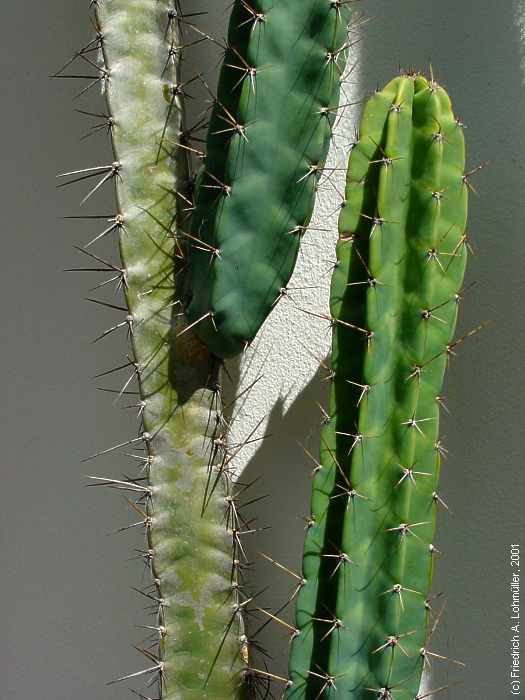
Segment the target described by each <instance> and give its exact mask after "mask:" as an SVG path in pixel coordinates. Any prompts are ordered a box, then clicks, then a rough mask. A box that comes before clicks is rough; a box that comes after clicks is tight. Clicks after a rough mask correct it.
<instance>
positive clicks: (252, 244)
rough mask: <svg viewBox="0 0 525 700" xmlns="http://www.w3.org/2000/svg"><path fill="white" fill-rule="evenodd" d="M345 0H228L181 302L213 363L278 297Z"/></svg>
mask: <svg viewBox="0 0 525 700" xmlns="http://www.w3.org/2000/svg"><path fill="white" fill-rule="evenodd" d="M349 18H350V8H349V3H348V2H346V1H345V2H340V1H334V0H287V1H286V2H275V1H274V0H235V2H234V3H233V12H232V16H231V20H230V28H229V34H228V43H227V47H226V55H225V59H224V64H223V68H222V71H221V75H220V80H219V87H218V95H217V100H216V103H215V106H214V109H213V112H212V115H211V120H210V127H209V132H208V141H207V152H206V158H205V164H204V167H203V169H202V171H201V173H200V176H199V180H198V190H197V198H196V208H195V212H194V215H193V217H192V223H191V235H192V237H193V238H194V239H199V241H200V243H196V244H194V245H193V246H191V247H190V253H189V275H188V281H189V284H188V288H187V290H186V294H185V299H184V304H185V309H186V313H187V316H188V319H189V321H190V323H192V324H194V326H195V332H196V334H197V335H198V336H199V337H200V338H201V339H202V340H203V341H204V342H205V343H206V345H207V346H208V347H209V348H210V350H211V351H212V352H213V353H214V354H215V355H217V356H219V357H232V356H234V355H236V354H238V353H240V352H242V351H243V350H244V349H245V347H246V345H247V344H248V343H250V342H251V341H252V340H253V338H254V337H255V335H256V333H257V331H258V329H259V328H260V326H261V324H262V323H263V321H264V319H265V318H266V317H267V315H268V314H269V313H270V311H271V310H272V308H273V306H274V305H275V304H276V303H277V302H278V301H279V299H280V298H281V297H282V295H283V293H284V292H285V291H286V285H287V284H288V281H289V279H290V276H291V274H292V270H293V267H294V265H295V261H296V258H297V254H298V250H299V244H300V241H301V238H302V235H303V234H304V232H305V231H306V229H307V227H308V224H309V221H310V217H311V214H312V209H313V204H314V196H315V193H316V190H317V185H318V182H319V178H320V176H321V175H322V171H323V166H324V162H325V159H326V155H327V152H328V147H329V144H330V139H331V135H332V125H333V122H334V119H335V117H336V113H337V109H338V105H339V91H340V86H341V79H342V77H343V72H344V67H345V63H346V56H347V49H348V38H347V26H348V21H349Z"/></svg>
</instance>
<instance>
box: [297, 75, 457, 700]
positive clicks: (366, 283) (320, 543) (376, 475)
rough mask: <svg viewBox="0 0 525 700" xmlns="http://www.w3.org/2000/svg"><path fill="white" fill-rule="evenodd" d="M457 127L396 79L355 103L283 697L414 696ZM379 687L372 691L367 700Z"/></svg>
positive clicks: (425, 626)
mask: <svg viewBox="0 0 525 700" xmlns="http://www.w3.org/2000/svg"><path fill="white" fill-rule="evenodd" d="M464 167H465V156H464V139H463V132H462V128H461V123H460V122H459V121H457V120H456V119H455V118H454V115H453V113H452V108H451V105H450V101H449V98H448V96H447V94H446V93H445V91H444V90H443V89H442V88H441V87H440V86H438V85H437V84H436V83H435V82H434V81H433V80H431V81H427V80H426V79H424V78H423V77H421V76H419V75H416V76H407V75H404V76H402V77H399V78H397V79H395V80H393V81H392V82H390V83H389V84H388V85H387V86H386V87H385V88H384V89H383V90H382V91H380V92H377V93H376V94H375V95H374V96H373V97H372V98H371V99H370V101H369V102H368V104H367V105H366V108H365V110H364V115H363V118H362V122H361V127H360V132H359V135H358V138H357V140H356V143H355V144H354V148H353V151H352V154H351V157H350V163H349V169H348V179H347V187H346V195H345V196H346V202H345V206H344V209H343V211H342V213H341V216H340V239H339V242H338V246H337V264H336V267H335V271H334V275H333V281H332V291H331V314H332V325H333V347H332V390H331V398H330V406H329V418H328V419H327V423H326V425H325V427H324V429H323V432H322V441H321V454H320V461H319V468H318V469H316V473H315V477H314V483H313V497H312V518H311V524H310V527H309V529H308V532H307V536H306V544H305V550H304V564H303V567H304V578H305V579H306V583H305V584H304V585H303V587H302V589H301V592H300V594H299V597H298V603H297V628H298V634H297V635H296V637H295V639H294V642H293V649H292V656H291V665H290V681H291V685H290V687H289V688H288V691H287V693H288V698H290V699H291V698H294V700H295V699H299V698H303V697H307V698H311V699H312V700H313V698H318V697H319V696H320V694H324V695H325V696H328V695H330V696H335V695H340V696H341V697H344V698H352V700H368V699H370V698H372V697H377V698H383V699H386V700H392V699H393V698H398V697H399V698H401V697H403V698H405V697H406V698H407V700H408V699H409V698H410V699H412V698H416V697H418V692H419V686H420V679H421V673H422V670H423V668H424V667H425V664H426V663H428V661H429V660H430V657H431V652H430V651H429V650H428V648H427V644H428V641H429V640H428V634H429V616H430V603H429V600H428V598H429V590H430V583H431V577H432V567H433V559H434V556H435V554H436V548H435V547H434V545H433V538H434V529H435V519H436V511H437V509H438V508H439V507H440V506H443V507H444V501H443V500H442V499H441V498H440V496H439V495H438V493H437V482H438V476H439V469H440V456H441V453H442V447H441V443H440V441H439V410H440V402H441V401H442V398H441V389H442V383H443V375H444V371H445V367H446V364H447V360H448V357H449V355H450V354H451V353H452V352H453V350H454V346H455V343H454V342H453V341H452V337H453V333H454V329H455V325H456V318H457V312H458V305H459V302H460V300H461V284H462V279H463V275H464V270H465V263H466V257H467V238H466V234H465V226H466V216H467V194H468V179H467V176H465V169H464ZM374 693H375V695H374Z"/></svg>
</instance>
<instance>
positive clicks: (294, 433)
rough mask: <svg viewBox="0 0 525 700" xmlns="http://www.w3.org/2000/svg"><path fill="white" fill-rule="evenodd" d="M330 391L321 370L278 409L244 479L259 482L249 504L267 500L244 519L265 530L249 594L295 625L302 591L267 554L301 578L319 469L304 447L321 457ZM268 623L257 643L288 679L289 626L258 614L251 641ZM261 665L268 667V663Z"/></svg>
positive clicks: (251, 544) (253, 557)
mask: <svg viewBox="0 0 525 700" xmlns="http://www.w3.org/2000/svg"><path fill="white" fill-rule="evenodd" d="M327 389H328V387H327V384H326V383H324V382H322V380H321V376H320V370H318V372H317V373H316V375H315V376H314V377H313V378H312V379H311V381H310V382H309V383H308V384H307V385H306V386H305V388H304V389H303V390H302V391H301V393H300V394H299V395H298V396H297V398H296V399H295V400H294V402H293V404H292V405H291V406H290V408H289V409H288V410H287V411H286V412H284V399H282V398H281V399H280V400H279V401H277V402H276V403H275V404H274V406H273V409H272V411H271V414H270V416H269V420H268V426H267V429H266V435H267V437H266V438H265V439H264V440H263V441H262V442H261V446H260V448H259V449H258V451H257V452H256V453H255V455H254V456H253V457H252V459H251V460H250V461H249V462H248V464H247V465H246V467H245V469H244V471H243V473H242V475H241V477H240V481H241V482H242V483H243V484H251V483H252V482H254V484H253V486H251V487H250V489H249V491H248V492H247V494H246V499H245V500H246V501H252V500H253V499H257V498H260V497H263V498H262V500H259V501H257V502H256V503H253V504H252V505H250V506H249V508H248V509H247V512H246V513H245V514H244V515H245V516H246V517H247V519H248V520H250V521H252V520H253V522H252V524H251V526H250V527H251V528H260V530H259V531H258V532H256V533H255V534H254V535H249V536H246V538H245V544H246V554H247V558H248V560H249V562H250V570H249V573H248V575H247V584H248V588H249V593H250V595H256V596H257V598H256V601H254V603H253V605H254V606H256V607H258V608H266V609H269V610H270V611H272V613H275V611H279V610H281V609H282V608H283V606H285V607H284V609H282V612H280V613H279V617H281V618H282V619H284V620H290V619H291V618H292V616H293V613H294V602H292V603H290V604H288V605H286V603H287V602H288V601H289V600H290V596H291V595H292V593H293V592H294V590H295V588H296V586H297V580H296V579H295V578H294V577H293V576H292V575H290V574H287V573H286V572H285V571H283V570H281V569H279V568H278V567H277V566H275V565H274V564H272V563H271V562H269V561H268V560H266V559H265V558H264V557H263V556H262V553H264V554H266V555H268V556H269V557H271V558H272V559H274V560H275V561H277V562H279V563H280V564H282V565H284V566H286V567H288V568H289V569H290V570H291V571H293V572H296V573H298V574H300V573H301V559H302V551H303V543H304V534H305V531H304V526H305V521H304V518H305V517H306V516H307V515H308V514H309V512H310V510H309V507H310V506H309V503H310V493H311V478H310V475H311V470H312V467H313V464H312V463H311V461H310V459H309V457H308V456H307V455H306V454H305V452H304V450H303V447H302V446H304V447H305V448H307V449H308V450H309V451H310V452H311V453H312V455H313V456H314V457H317V455H318V451H319V436H320V431H321V420H320V412H319V406H318V404H321V405H325V403H326V398H327V393H328V392H327ZM301 445H302V446H301ZM248 511H249V512H248ZM264 623H268V624H266V626H265V627H264V628H263V629H262V630H261V631H260V633H258V634H257V635H256V640H255V641H256V642H257V645H260V646H261V647H262V648H263V649H265V650H268V652H269V655H270V656H271V659H268V660H267V663H268V665H269V668H270V670H271V672H272V673H276V674H278V675H286V673H287V657H288V647H289V635H288V631H287V629H286V627H284V626H283V625H280V624H279V623H277V622H275V621H272V620H271V619H270V618H268V617H266V616H265V615H264V614H263V613H258V614H257V615H256V616H254V617H250V618H249V620H248V633H249V636H251V635H253V634H254V633H256V632H257V631H258V630H259V629H260V628H261V626H262V625H264ZM256 661H257V662H258V663H264V660H260V659H256ZM252 663H253V659H252ZM259 667H260V666H259Z"/></svg>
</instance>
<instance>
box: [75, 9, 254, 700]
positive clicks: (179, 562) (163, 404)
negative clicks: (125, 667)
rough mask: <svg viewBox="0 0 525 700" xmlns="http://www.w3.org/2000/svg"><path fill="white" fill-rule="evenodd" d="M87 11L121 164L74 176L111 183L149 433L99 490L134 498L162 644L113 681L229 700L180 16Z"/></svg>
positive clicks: (234, 672) (229, 627)
mask: <svg viewBox="0 0 525 700" xmlns="http://www.w3.org/2000/svg"><path fill="white" fill-rule="evenodd" d="M93 5H94V6H95V14H96V23H97V29H98V34H97V39H96V41H95V42H93V43H92V44H90V45H88V47H87V48H86V49H85V50H83V51H81V52H80V53H79V56H80V57H81V58H86V59H87V60H89V61H90V62H91V63H92V61H91V59H90V58H89V55H90V52H92V51H93V48H97V47H98V48H100V53H101V56H102V68H101V80H102V82H103V85H104V90H105V94H106V98H107V105H108V115H109V116H108V122H107V124H108V127H109V131H110V133H111V138H112V146H113V152H114V158H113V161H114V162H113V163H112V164H111V165H108V166H101V167H98V166H97V167H96V168H93V169H92V170H88V171H82V172H75V173H69V175H71V176H73V178H74V180H76V179H77V176H78V177H79V178H80V179H84V178H85V177H91V176H92V175H99V174H100V180H99V181H98V184H97V185H96V186H95V187H94V188H93V189H92V190H91V192H90V195H91V194H94V193H95V192H96V191H97V190H98V189H99V188H100V187H101V186H102V184H104V183H105V182H109V181H112V182H114V184H115V189H116V199H117V213H116V215H115V217H114V218H113V219H111V221H110V224H111V225H110V227H109V228H108V229H106V230H105V231H104V233H103V234H101V236H103V235H106V234H108V233H110V232H112V231H114V232H116V233H117V234H118V242H119V248H120V254H121V269H120V268H116V267H113V270H117V277H118V281H119V284H120V286H121V288H122V289H123V291H124V296H125V300H126V309H125V314H126V316H125V319H124V320H123V322H122V323H119V324H117V325H116V326H115V328H114V329H116V328H127V329H128V330H129V336H130V338H131V346H132V349H131V356H130V358H129V362H128V363H127V364H128V365H129V366H130V367H131V368H132V369H133V373H134V375H136V379H137V381H138V385H139V390H140V403H139V409H140V412H139V415H140V416H141V424H142V428H141V431H140V433H139V435H138V437H137V438H133V439H132V440H130V441H129V443H126V445H128V444H129V445H133V446H137V447H139V448H142V449H143V452H141V454H140V455H139V456H138V458H139V460H140V462H141V463H142V466H143V471H142V472H141V475H140V476H139V477H138V478H136V479H129V480H126V481H114V480H108V479H103V480H99V482H100V481H101V482H102V483H107V484H109V485H110V486H114V487H116V488H119V489H124V490H128V491H129V492H130V493H132V494H134V495H135V496H136V497H137V498H138V500H137V501H136V502H134V503H133V504H132V507H133V510H134V511H136V513H138V514H139V522H138V523H136V524H137V525H142V526H143V527H144V529H145V533H146V547H145V552H144V557H145V559H146V562H147V563H148V565H149V567H150V569H151V572H152V576H153V587H152V588H151V587H150V588H147V589H146V591H145V595H147V596H148V598H149V599H150V600H151V601H152V602H153V604H154V605H155V606H156V623H155V625H154V626H153V628H152V629H154V634H156V635H158V640H159V641H158V651H157V652H155V653H154V652H153V651H151V647H150V646H147V647H146V649H144V650H142V651H143V654H144V656H145V657H146V658H147V659H148V667H147V668H146V669H145V670H144V671H139V672H138V673H132V674H130V675H129V676H124V677H122V678H120V679H119V680H126V679H131V678H135V677H138V676H142V675H144V676H147V677H148V678H149V680H150V682H151V683H153V682H155V681H157V683H158V687H159V695H162V697H163V698H164V699H165V700H174V699H175V698H177V700H179V699H182V700H191V699H193V698H195V699H196V698H199V700H200V699H202V698H213V699H214V700H218V699H220V698H231V697H234V696H235V695H236V693H237V691H238V688H239V687H240V686H241V685H242V676H243V673H242V671H243V669H244V667H245V658H244V657H245V656H246V654H245V643H244V635H243V624H242V620H241V613H240V610H241V609H242V603H241V599H240V586H239V564H238V562H237V561H236V560H237V559H238V558H239V555H238V554H237V553H236V552H237V551H238V546H237V540H236V539H235V538H236V535H235V533H236V532H237V530H238V529H239V528H240V525H239V524H238V520H236V518H235V506H234V505H233V506H232V505H231V503H233V502H234V501H233V494H232V488H233V487H232V484H231V482H230V480H229V478H228V470H227V468H226V459H225V457H224V453H223V450H222V444H223V439H222V431H223V429H224V426H223V424H222V419H221V415H220V413H219V410H220V404H219V402H218V392H217V390H216V385H215V382H216V368H215V366H214V362H213V361H212V359H211V357H210V355H209V353H208V352H207V351H206V349H205V348H204V347H203V346H202V345H201V344H200V343H199V342H198V341H197V340H196V339H195V338H194V337H193V336H192V334H191V332H186V331H187V328H186V327H185V325H184V320H183V317H182V315H181V314H180V303H179V301H178V300H179V298H180V284H181V283H180V280H181V276H182V274H181V273H182V271H183V267H184V255H185V245H184V240H180V236H179V232H178V227H180V226H181V224H182V221H183V218H184V217H183V212H182V211H181V209H180V208H177V198H178V195H181V198H182V195H184V196H186V197H187V196H188V194H187V191H188V188H189V181H190V178H189V173H188V162H187V156H186V153H187V150H186V149H183V148H175V150H174V151H173V153H172V152H171V149H172V144H174V143H176V144H177V143H179V142H180V141H181V140H182V131H183V106H182V104H181V92H182V91H181V88H180V86H181V79H180V76H179V59H180V53H181V51H182V47H181V43H182V42H181V38H180V36H179V29H180V24H179V18H180V15H179V11H178V9H177V6H175V5H173V3H172V2H170V1H168V0H134V2H129V1H128V0H98V2H96V3H93ZM90 195H88V197H89V196H90ZM86 199H87V198H86ZM101 236H97V238H100V237H101ZM94 240H95V239H94ZM92 242H94V241H92ZM88 253H89V251H88ZM95 258H96V259H97V260H101V258H99V257H97V256H95ZM113 308H114V307H113ZM114 329H112V330H114ZM125 388H126V387H124V389H123V391H122V392H121V393H124V391H125ZM116 447H122V445H118V446H116ZM111 449H113V448H111ZM109 451H110V450H105V451H104V453H105V452H109ZM216 465H218V469H217V470H215V466H216ZM232 509H233V511H234V513H233V515H232ZM232 533H233V540H234V541H233V544H232ZM237 538H238V535H237Z"/></svg>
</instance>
